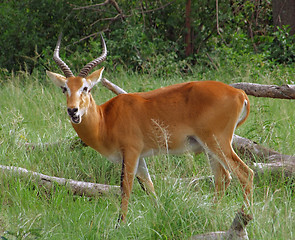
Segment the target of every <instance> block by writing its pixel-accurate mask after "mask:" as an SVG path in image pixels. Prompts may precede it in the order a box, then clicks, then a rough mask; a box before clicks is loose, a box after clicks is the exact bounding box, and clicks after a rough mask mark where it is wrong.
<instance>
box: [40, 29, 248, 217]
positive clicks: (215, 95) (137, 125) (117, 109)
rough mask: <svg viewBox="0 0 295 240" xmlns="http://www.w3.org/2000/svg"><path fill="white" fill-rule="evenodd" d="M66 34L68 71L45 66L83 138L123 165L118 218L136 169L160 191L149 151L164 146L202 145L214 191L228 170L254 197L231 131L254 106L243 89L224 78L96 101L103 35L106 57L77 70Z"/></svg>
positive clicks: (223, 184)
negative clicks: (153, 177)
mask: <svg viewBox="0 0 295 240" xmlns="http://www.w3.org/2000/svg"><path fill="white" fill-rule="evenodd" d="M61 38H62V37H61V35H60V36H59V38H58V41H57V44H56V47H55V50H54V55H53V59H54V60H55V62H56V63H57V64H58V66H59V67H60V68H61V70H62V71H63V73H64V75H65V76H63V75H60V74H58V73H53V72H50V71H47V72H46V73H47V75H48V77H49V78H50V79H51V80H52V81H53V82H54V83H55V84H56V85H57V86H58V87H60V88H62V90H63V92H64V93H65V95H66V98H67V113H68V115H69V117H70V120H71V124H72V126H73V127H74V129H75V131H76V132H77V134H78V136H79V137H80V138H81V140H82V141H83V142H84V143H85V144H87V145H88V146H90V147H92V148H93V149H95V150H96V151H98V152H99V153H100V154H102V155H103V156H105V157H106V158H107V159H108V160H110V161H112V162H114V163H121V164H122V172H121V211H120V216H119V221H120V220H121V221H126V215H127V210H128V202H129V198H130V195H131V191H132V187H133V182H134V178H135V176H136V177H137V179H138V180H139V183H140V184H141V186H142V187H143V188H144V189H145V190H146V191H147V192H148V193H151V194H153V195H155V194H156V193H155V189H154V185H153V182H152V180H151V177H150V174H149V171H148V168H147V165H146V162H145V160H144V158H146V157H149V156H152V155H157V154H161V153H162V154H166V153H167V154H181V153H184V152H193V153H195V154H199V153H201V152H205V153H206V154H207V156H208V158H209V162H210V166H211V169H212V172H213V174H214V184H215V193H216V196H217V197H218V198H219V199H220V198H221V197H222V196H223V195H224V192H225V190H226V189H227V187H228V185H229V184H230V181H231V176H230V173H229V171H231V172H232V173H233V175H235V176H236V177H237V179H238V180H239V182H240V184H241V186H242V188H243V194H244V199H245V201H246V205H247V206H249V205H250V204H251V203H252V195H253V171H252V170H251V169H250V168H249V167H248V166H247V165H246V164H245V163H244V162H243V161H242V160H241V159H240V158H239V157H238V156H237V154H236V153H235V152H234V150H233V148H232V139H233V134H234V131H235V129H236V127H238V126H240V125H241V124H242V123H244V122H245V120H246V118H247V117H248V115H249V111H250V103H249V99H248V97H247V95H246V94H245V92H244V91H242V90H239V89H235V88H233V87H231V86H229V85H226V84H224V83H221V82H215V81H196V82H186V83H179V84H175V85H171V86H167V87H162V88H159V89H156V90H153V91H150V92H139V93H129V94H120V95H118V96H116V97H114V98H112V99H110V100H109V101H107V102H105V103H104V104H102V105H96V103H95V101H94V99H93V97H92V95H91V92H90V91H91V89H92V88H93V87H94V86H95V85H96V84H97V83H98V82H100V81H101V78H102V73H103V71H104V67H102V68H100V69H99V70H96V71H94V72H93V73H91V74H90V75H89V72H90V70H91V69H93V68H94V67H96V66H97V65H99V64H100V63H102V62H103V61H104V60H105V59H106V56H107V47H106V44H105V41H104V39H103V37H102V35H101V42H102V47H103V51H102V54H101V56H99V57H98V58H96V59H95V60H93V61H91V62H90V63H88V64H87V65H85V66H84V67H83V68H82V70H81V71H80V73H79V75H78V76H74V75H73V73H72V71H71V70H70V68H69V67H68V66H67V64H66V63H65V62H63V60H62V59H61V58H60V57H59V49H60V43H61ZM162 128H164V129H165V134H163V129H162ZM167 137H168V139H167Z"/></svg>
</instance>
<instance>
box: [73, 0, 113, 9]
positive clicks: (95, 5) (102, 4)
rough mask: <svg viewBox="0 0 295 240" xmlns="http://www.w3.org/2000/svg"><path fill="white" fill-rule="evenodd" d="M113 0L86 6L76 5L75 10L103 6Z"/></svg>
mask: <svg viewBox="0 0 295 240" xmlns="http://www.w3.org/2000/svg"><path fill="white" fill-rule="evenodd" d="M110 1H111V0H106V1H104V2H103V3H98V4H94V5H90V6H84V7H76V8H73V10H82V9H89V8H97V7H101V6H105V5H107V4H109V3H110Z"/></svg>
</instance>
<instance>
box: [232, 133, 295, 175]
mask: <svg viewBox="0 0 295 240" xmlns="http://www.w3.org/2000/svg"><path fill="white" fill-rule="evenodd" d="M233 146H234V148H235V149H236V150H237V152H238V153H239V155H244V156H246V157H247V158H248V159H249V160H251V163H250V164H252V165H253V168H254V170H255V172H256V173H260V174H263V173H271V174H273V175H276V174H284V176H286V177H291V176H294V175H295V156H291V155H284V154H281V153H279V152H277V151H274V150H272V149H269V148H266V147H263V146H261V145H259V144H257V143H255V142H253V141H251V140H249V139H247V138H243V137H240V136H238V135H234V138H233ZM258 160H260V161H263V162H258Z"/></svg>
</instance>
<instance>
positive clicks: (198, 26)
mask: <svg viewBox="0 0 295 240" xmlns="http://www.w3.org/2000/svg"><path fill="white" fill-rule="evenodd" d="M294 12H295V4H294V1H292V0H284V1H281V0H273V1H271V0H263V1H262V0H261V1H260V0H231V1H218V0H208V1H191V0H174V1H170V0H169V1H168V0H155V1H149V0H137V1H136V0H135V1H130V0H117V1H114V0H106V1H102V0H101V1H94V0H93V1H91V0H87V1H85V0H72V1H68V0H22V1H19V0H4V1H3V0H2V1H1V3H0V16H1V17H0V33H1V34H0V46H1V51H0V69H1V73H2V74H3V73H6V74H9V73H10V72H11V71H19V70H26V71H27V72H30V73H31V72H33V71H34V70H43V71H44V69H54V68H56V66H55V64H54V62H53V61H52V53H53V49H54V47H55V44H56V40H57V37H58V34H59V33H60V31H63V33H64V37H63V42H62V50H61V57H62V58H65V59H66V61H67V63H68V64H69V65H70V67H71V68H72V69H73V71H74V72H76V71H78V70H79V69H80V68H81V67H82V65H83V64H86V62H88V61H90V60H91V59H93V58H94V57H95V56H97V55H98V54H100V51H101V47H100V41H99V38H98V37H97V33H99V32H101V31H102V32H104V36H105V39H106V42H107V46H108V50H109V55H108V60H107V63H106V64H107V65H108V69H109V70H118V69H123V70H127V71H137V72H141V73H149V74H164V75H169V74H174V73H175V72H181V73H187V72H191V70H192V68H193V67H194V66H205V67H213V68H218V67H219V65H220V64H222V62H224V61H229V60H231V61H232V62H237V64H241V63H239V61H238V58H239V57H240V56H244V57H246V58H248V59H250V58H252V59H253V58H254V59H256V60H257V59H259V60H258V62H259V63H260V64H261V65H270V66H274V65H276V64H278V63H279V64H281V63H283V64H291V63H293V62H294V61H295V44H294V42H295V38H294V36H293V33H294V31H295V30H294V29H295V15H294ZM249 56H251V57H249Z"/></svg>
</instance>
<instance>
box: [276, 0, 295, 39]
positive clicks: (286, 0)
mask: <svg viewBox="0 0 295 240" xmlns="http://www.w3.org/2000/svg"><path fill="white" fill-rule="evenodd" d="M272 16H273V24H274V26H275V27H280V28H281V27H282V26H283V25H289V26H290V27H291V31H290V34H291V35H293V34H294V33H295V1H294V0H273V1H272Z"/></svg>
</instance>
